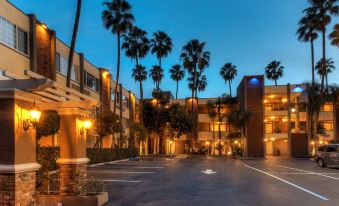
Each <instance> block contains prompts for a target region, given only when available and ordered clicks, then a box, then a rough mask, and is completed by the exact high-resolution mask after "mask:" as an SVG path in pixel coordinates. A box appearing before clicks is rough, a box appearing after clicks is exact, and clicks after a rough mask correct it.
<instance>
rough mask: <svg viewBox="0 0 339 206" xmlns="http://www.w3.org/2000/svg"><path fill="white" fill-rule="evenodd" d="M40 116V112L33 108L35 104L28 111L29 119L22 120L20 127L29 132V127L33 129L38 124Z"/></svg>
mask: <svg viewBox="0 0 339 206" xmlns="http://www.w3.org/2000/svg"><path fill="white" fill-rule="evenodd" d="M40 116H41V112H40V111H39V110H38V109H37V108H36V107H35V103H34V106H33V109H32V110H31V111H29V119H25V120H23V123H22V126H23V129H24V131H27V130H29V128H30V127H33V128H35V127H36V124H37V123H38V122H39V120H40Z"/></svg>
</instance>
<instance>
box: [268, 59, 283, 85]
mask: <svg viewBox="0 0 339 206" xmlns="http://www.w3.org/2000/svg"><path fill="white" fill-rule="evenodd" d="M265 74H266V78H267V79H270V80H274V82H275V86H277V80H278V79H279V78H281V77H282V76H283V74H284V66H282V65H281V63H280V61H272V62H271V63H270V64H268V65H267V67H266V68H265Z"/></svg>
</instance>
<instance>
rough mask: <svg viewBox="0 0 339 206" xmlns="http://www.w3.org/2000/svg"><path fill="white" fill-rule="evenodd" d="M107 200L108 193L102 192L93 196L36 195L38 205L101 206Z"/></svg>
mask: <svg viewBox="0 0 339 206" xmlns="http://www.w3.org/2000/svg"><path fill="white" fill-rule="evenodd" d="M106 202H108V193H107V192H102V193H100V194H98V195H93V196H61V195H37V197H36V203H37V205H38V206H55V205H57V203H62V206H101V205H103V204H105V203H106Z"/></svg>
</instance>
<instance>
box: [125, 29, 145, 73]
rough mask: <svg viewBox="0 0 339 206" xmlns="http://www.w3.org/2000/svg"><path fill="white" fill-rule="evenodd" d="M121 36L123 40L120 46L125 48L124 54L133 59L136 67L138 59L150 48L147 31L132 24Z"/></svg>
mask: <svg viewBox="0 0 339 206" xmlns="http://www.w3.org/2000/svg"><path fill="white" fill-rule="evenodd" d="M122 37H123V39H124V42H123V43H122V46H121V47H122V49H124V50H125V55H126V56H127V57H129V58H131V59H135V62H136V67H138V66H139V59H141V58H144V57H145V56H146V55H147V53H148V52H149V49H150V46H149V40H148V38H147V32H146V31H144V30H142V29H140V28H138V27H136V26H133V27H132V28H131V29H130V31H129V32H128V33H127V34H124V35H123V36H122Z"/></svg>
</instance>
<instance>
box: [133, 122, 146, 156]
mask: <svg viewBox="0 0 339 206" xmlns="http://www.w3.org/2000/svg"><path fill="white" fill-rule="evenodd" d="M147 135H148V133H147V130H146V128H145V127H144V126H143V125H142V124H138V123H133V124H132V125H131V128H130V142H135V141H138V142H139V143H140V153H141V154H143V153H142V151H141V145H144V146H145V148H146V143H147Z"/></svg>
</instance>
